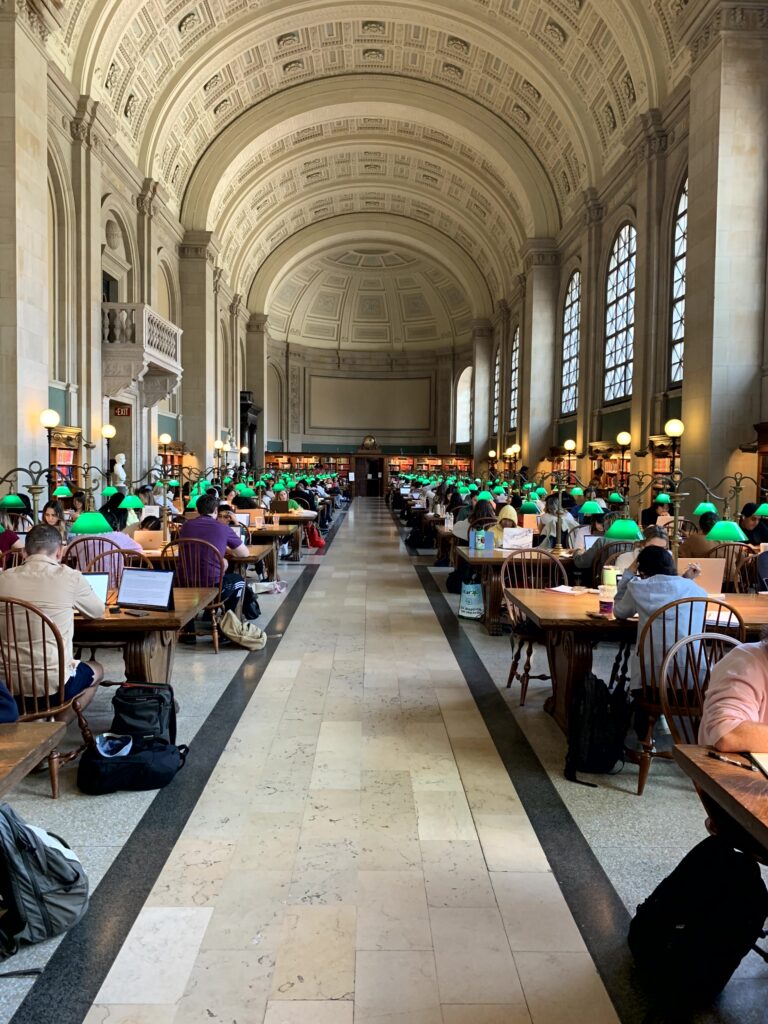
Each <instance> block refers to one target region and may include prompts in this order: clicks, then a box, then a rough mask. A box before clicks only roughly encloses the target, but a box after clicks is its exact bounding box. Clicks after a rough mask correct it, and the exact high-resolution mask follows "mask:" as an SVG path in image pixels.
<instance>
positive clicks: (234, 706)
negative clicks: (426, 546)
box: [7, 516, 343, 1024]
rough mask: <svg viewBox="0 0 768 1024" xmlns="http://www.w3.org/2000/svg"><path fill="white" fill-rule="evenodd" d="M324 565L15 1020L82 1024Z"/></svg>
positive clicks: (290, 606) (273, 625)
mask: <svg viewBox="0 0 768 1024" xmlns="http://www.w3.org/2000/svg"><path fill="white" fill-rule="evenodd" d="M342 520H343V516H341V517H339V520H338V522H337V523H336V524H335V528H334V530H333V531H329V533H328V536H327V538H326V546H325V549H324V550H327V549H328V547H329V546H330V544H331V543H332V541H333V538H334V536H335V535H336V532H337V530H338V527H339V525H340V524H341V521H342ZM318 568H319V567H318V566H316V565H307V566H305V567H304V569H303V571H302V573H301V575H300V576H298V578H297V579H296V580H295V582H294V583H293V586H292V587H291V590H290V592H289V593H288V594H287V595H286V598H285V600H284V601H283V603H282V604H281V605H280V607H279V608H278V609H277V612H276V613H275V615H274V616H273V617H272V619H271V620H270V622H269V624H268V626H267V635H268V636H269V640H268V642H267V646H266V647H265V648H264V649H263V650H261V651H252V652H251V653H250V654H249V655H248V656H247V657H246V659H245V661H244V662H243V663H242V665H241V666H240V668H239V669H238V671H237V672H236V673H235V675H234V676H233V678H232V680H231V682H230V683H229V684H228V686H227V688H226V689H225V690H224V692H223V693H222V695H221V697H220V698H219V700H218V701H217V703H216V705H215V706H214V708H213V710H212V711H211V713H210V714H209V715H208V717H207V718H206V720H205V722H204V723H203V725H202V726H201V727H200V729H199V731H198V733H197V735H196V736H195V738H194V740H193V741H192V742H191V744H190V752H189V757H188V759H187V763H186V765H185V766H184V768H183V769H182V771H181V772H179V774H178V775H177V776H176V778H175V779H174V780H173V782H172V783H171V784H170V785H169V786H167V787H166V788H165V789H162V790H160V791H159V792H158V794H157V796H156V797H155V799H154V800H153V801H152V803H151V804H150V806H149V807H148V808H147V810H146V812H145V814H144V816H143V817H142V818H141V820H140V821H139V823H138V825H137V826H136V828H135V829H134V831H133V832H132V833H131V836H130V838H129V839H128V841H127V843H126V844H125V846H124V847H123V849H122V850H121V851H120V853H119V854H118V855H117V857H116V858H115V860H114V862H113V864H112V866H111V867H110V869H109V871H107V873H106V875H105V876H104V878H103V879H102V881H101V882H100V884H99V885H98V886H97V887H96V890H95V891H94V893H93V896H92V898H91V905H90V908H89V910H88V913H87V914H86V916H85V917H84V918H83V920H82V921H81V922H80V924H79V925H77V926H76V927H75V928H73V929H72V931H71V932H69V933H68V934H67V935H66V936H65V938H64V940H63V941H62V943H61V945H60V946H59V948H58V949H57V950H56V952H55V953H54V954H53V956H52V957H51V959H50V961H49V962H48V965H47V966H46V968H45V970H44V971H43V973H42V974H41V975H40V977H39V979H38V980H37V981H36V982H35V984H34V985H33V986H32V988H31V989H30V991H29V992H28V993H27V996H26V998H25V999H24V1002H23V1003H22V1004H21V1005H20V1006H19V1008H18V1010H17V1011H16V1013H15V1014H14V1016H13V1017H12V1018H11V1021H10V1024H45V1022H48V1021H50V1022H54V1021H55V1022H56V1024H82V1022H83V1020H84V1019H85V1017H86V1015H87V1013H88V1011H89V1009H90V1008H91V1005H92V1003H93V1001H94V999H95V998H96V995H97V993H98V991H99V989H100V988H101V985H102V983H103V981H104V979H105V978H106V976H107V974H108V972H109V969H110V968H111V966H112V964H113V963H114V961H115V959H116V958H117V955H118V953H119V952H120V950H121V948H122V946H123V944H124V942H125V939H126V937H127V935H128V932H129V931H130V930H131V928H132V926H133V924H134V922H135V920H136V918H137V916H138V914H139V911H140V910H141V909H142V907H143V906H144V903H145V902H146V900H147V897H148V896H149V893H150V892H151V890H152V887H153V886H154V884H155V882H156V881H157V878H158V876H159V874H160V872H161V871H162V869H163V867H164V865H165V863H166V861H167V860H168V857H169V856H170V854H171V852H172V850H173V848H174V846H175V845H176V843H177V842H178V840H179V836H180V835H181V833H182V831H183V829H184V826H185V825H186V823H187V820H188V818H189V816H190V814H191V813H192V811H193V809H194V807H195V804H196V803H197V801H198V799H199V798H200V795H201V793H202V792H203V790H204V789H205V787H206V785H207V784H208V781H209V779H210V777H211V774H212V772H213V770H214V768H215V767H216V763H217V762H218V760H219V758H220V756H221V754H222V751H223V750H224V747H225V746H226V744H227V742H228V741H229V738H230V736H231V735H232V733H233V732H234V730H235V728H236V726H237V723H238V722H239V720H240V717H241V716H242V714H243V712H244V711H245V709H246V707H247V706H248V702H249V701H250V699H251V697H252V696H253V694H254V693H255V691H256V688H257V687H258V685H259V682H260V681H261V677H262V676H263V674H264V672H265V671H266V668H267V666H268V665H269V663H270V661H271V660H272V656H273V655H274V653H275V651H276V650H277V648H278V646H279V644H280V641H281V639H282V636H283V634H284V633H285V631H286V630H287V629H288V626H289V625H290V623H291V619H292V618H293V616H294V614H295V613H296V609H297V608H298V607H299V605H300V604H301V600H302V598H303V597H304V595H305V593H306V592H307V589H308V587H309V585H310V584H311V582H312V580H313V579H314V577H315V575H316V574H317V571H318ZM206 654H207V652H206ZM91 799H95V798H93V797H86V796H84V797H83V800H91ZM112 813H114V809H113V811H112ZM7 966H8V968H9V969H11V968H12V961H8V964H7ZM136 983H137V985H139V984H140V981H139V980H138V979H137V982H136Z"/></svg>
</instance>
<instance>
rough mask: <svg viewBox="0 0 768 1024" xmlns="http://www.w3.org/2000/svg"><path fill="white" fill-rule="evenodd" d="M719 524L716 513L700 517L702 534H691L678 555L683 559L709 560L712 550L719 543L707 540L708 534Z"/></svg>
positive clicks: (708, 513) (707, 513)
mask: <svg viewBox="0 0 768 1024" xmlns="http://www.w3.org/2000/svg"><path fill="white" fill-rule="evenodd" d="M717 522H719V519H718V516H717V513H716V512H705V513H704V514H703V515H701V516H699V530H700V531H701V532H700V533H689V534H688V536H687V537H686V538H685V540H684V541H683V543H682V544H681V545H680V550H679V552H678V554H679V555H680V557H681V558H709V556H710V554H711V552H712V549H713V548H716V547H717V542H716V541H714V540H707V534H708V533H709V531H710V530H711V529H712V527H713V526H714V525H715V523H717Z"/></svg>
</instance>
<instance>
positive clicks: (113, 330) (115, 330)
mask: <svg viewBox="0 0 768 1024" xmlns="http://www.w3.org/2000/svg"><path fill="white" fill-rule="evenodd" d="M181 335H182V330H181V328H180V327H177V326H176V324H173V323H171V322H170V321H169V320H166V319H165V318H164V317H162V316H160V314H159V313H157V312H156V311H155V310H154V309H152V307H151V306H148V305H147V304H146V303H143V302H103V303H102V305H101V342H102V378H103V381H104V393H105V395H106V396H107V397H115V396H117V395H118V394H119V393H120V392H126V391H131V390H133V389H136V388H138V389H139V391H140V397H141V400H142V402H143V404H144V405H145V406H152V405H155V404H156V403H157V402H158V401H160V400H161V399H163V398H165V397H167V395H169V394H170V393H171V392H172V391H174V390H175V389H176V387H177V386H178V384H179V381H180V380H181V373H182V370H181Z"/></svg>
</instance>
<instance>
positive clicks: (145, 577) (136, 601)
mask: <svg viewBox="0 0 768 1024" xmlns="http://www.w3.org/2000/svg"><path fill="white" fill-rule="evenodd" d="M172 599H173V573H172V572H165V571H161V570H157V569H124V570H123V578H122V579H121V580H120V589H119V590H118V592H117V603H118V604H119V605H122V606H123V607H124V608H156V609H166V608H170V607H171V606H172Z"/></svg>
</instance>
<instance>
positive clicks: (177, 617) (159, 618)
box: [74, 587, 218, 683]
mask: <svg viewBox="0 0 768 1024" xmlns="http://www.w3.org/2000/svg"><path fill="white" fill-rule="evenodd" d="M217 593H218V590H217V588H215V587H174V588H173V604H174V607H173V608H170V609H162V610H158V611H154V610H149V609H142V614H141V615H135V614H131V609H126V608H121V609H120V611H118V612H114V613H113V612H110V611H109V606H108V607H107V611H106V613H105V614H104V615H102V617H101V618H99V619H89V618H86V617H85V616H84V615H75V634H74V646H75V647H90V646H93V647H98V645H99V641H103V640H111V641H117V642H118V643H122V645H123V658H124V660H125V676H126V679H130V681H131V682H135V683H141V682H148V683H168V682H170V680H171V672H172V671H173V655H174V651H175V648H176V636H177V634H178V632H179V630H180V629H181V628H182V626H186V624H187V623H188V622H191V621H192V620H193V619H194V618H195V616H196V615H198V614H199V613H200V612H202V611H204V610H205V609H206V608H207V607H208V605H209V604H210V603H211V601H212V600H213V599H214V598H215V597H216V594H217ZM114 601H115V595H114V593H112V594H110V596H109V603H111V604H112V605H114Z"/></svg>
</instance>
